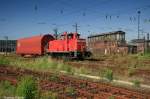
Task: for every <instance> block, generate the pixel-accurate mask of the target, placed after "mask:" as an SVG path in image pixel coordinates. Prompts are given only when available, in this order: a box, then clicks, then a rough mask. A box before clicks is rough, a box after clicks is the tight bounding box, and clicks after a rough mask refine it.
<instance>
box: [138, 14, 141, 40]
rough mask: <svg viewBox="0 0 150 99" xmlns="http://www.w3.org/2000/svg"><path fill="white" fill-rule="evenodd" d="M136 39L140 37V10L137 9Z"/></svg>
mask: <svg viewBox="0 0 150 99" xmlns="http://www.w3.org/2000/svg"><path fill="white" fill-rule="evenodd" d="M137 13H138V39H140V15H141V11H138V12H137Z"/></svg>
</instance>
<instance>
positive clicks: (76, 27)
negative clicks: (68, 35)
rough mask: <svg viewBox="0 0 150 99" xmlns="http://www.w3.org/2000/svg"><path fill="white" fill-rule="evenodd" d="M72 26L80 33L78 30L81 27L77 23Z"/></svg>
mask: <svg viewBox="0 0 150 99" xmlns="http://www.w3.org/2000/svg"><path fill="white" fill-rule="evenodd" d="M72 26H73V27H75V32H76V33H78V30H79V29H78V28H79V27H80V26H78V24H77V23H75V25H72Z"/></svg>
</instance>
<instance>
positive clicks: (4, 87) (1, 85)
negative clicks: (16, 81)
mask: <svg viewBox="0 0 150 99" xmlns="http://www.w3.org/2000/svg"><path fill="white" fill-rule="evenodd" d="M15 90H16V88H15V87H14V86H12V85H11V83H10V82H8V81H2V82H0V96H14V95H15Z"/></svg>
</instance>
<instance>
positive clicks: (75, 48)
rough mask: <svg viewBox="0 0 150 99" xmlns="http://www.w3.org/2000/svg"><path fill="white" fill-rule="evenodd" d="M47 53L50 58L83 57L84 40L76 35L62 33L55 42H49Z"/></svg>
mask: <svg viewBox="0 0 150 99" xmlns="http://www.w3.org/2000/svg"><path fill="white" fill-rule="evenodd" d="M47 52H48V53H49V54H51V55H52V56H70V57H83V56H85V54H86V40H85V39H81V38H80V35H79V34H78V33H69V34H67V32H64V33H63V34H62V35H61V37H60V38H59V39H57V40H53V41H49V47H48V50H47Z"/></svg>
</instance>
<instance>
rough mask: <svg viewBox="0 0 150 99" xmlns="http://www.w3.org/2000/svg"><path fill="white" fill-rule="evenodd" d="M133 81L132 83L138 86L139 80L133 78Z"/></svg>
mask: <svg viewBox="0 0 150 99" xmlns="http://www.w3.org/2000/svg"><path fill="white" fill-rule="evenodd" d="M132 82H133V85H134V86H135V87H140V84H141V83H140V81H139V80H133V81H132Z"/></svg>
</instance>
